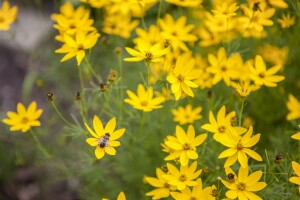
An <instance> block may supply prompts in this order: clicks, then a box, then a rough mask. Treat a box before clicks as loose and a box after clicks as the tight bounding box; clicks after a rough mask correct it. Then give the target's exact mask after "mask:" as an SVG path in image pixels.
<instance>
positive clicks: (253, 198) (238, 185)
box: [221, 167, 267, 200]
mask: <svg viewBox="0 0 300 200" xmlns="http://www.w3.org/2000/svg"><path fill="white" fill-rule="evenodd" d="M226 171H227V173H226V175H227V176H228V177H231V178H232V179H231V180H229V181H226V180H223V179H222V180H221V181H222V183H223V184H224V185H225V187H227V188H228V189H229V191H227V192H226V197H228V198H229V199H236V198H238V199H239V200H241V199H243V200H248V199H249V200H262V198H260V197H259V196H257V195H256V194H254V193H253V192H256V191H259V190H262V189H264V188H265V187H266V186H267V184H266V183H265V182H258V181H259V179H260V178H261V177H262V175H263V172H262V171H255V172H253V173H252V174H250V175H249V174H248V173H249V172H248V171H249V169H248V167H246V168H242V167H240V169H239V173H238V176H236V174H235V173H234V172H233V170H232V169H230V168H229V170H228V169H227V170H226ZM229 174H230V176H229Z"/></svg>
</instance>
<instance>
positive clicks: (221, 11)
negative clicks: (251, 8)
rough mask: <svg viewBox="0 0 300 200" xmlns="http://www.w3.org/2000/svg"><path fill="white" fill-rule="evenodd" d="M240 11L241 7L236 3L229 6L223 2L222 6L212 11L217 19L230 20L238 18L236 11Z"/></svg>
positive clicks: (217, 6)
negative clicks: (234, 17)
mask: <svg viewBox="0 0 300 200" xmlns="http://www.w3.org/2000/svg"><path fill="white" fill-rule="evenodd" d="M238 9H239V6H237V5H236V2H234V3H232V4H228V3H227V2H223V3H222V4H221V5H216V10H212V12H213V13H214V14H215V16H216V17H222V18H225V19H228V18H230V17H233V16H236V15H237V14H236V11H237V10H238Z"/></svg>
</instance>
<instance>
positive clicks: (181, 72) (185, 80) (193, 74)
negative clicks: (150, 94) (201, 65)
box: [167, 56, 201, 101]
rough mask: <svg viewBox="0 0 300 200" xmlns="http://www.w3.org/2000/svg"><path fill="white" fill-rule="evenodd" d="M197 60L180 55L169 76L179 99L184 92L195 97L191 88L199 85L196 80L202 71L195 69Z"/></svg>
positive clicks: (172, 87) (174, 92) (172, 88)
mask: <svg viewBox="0 0 300 200" xmlns="http://www.w3.org/2000/svg"><path fill="white" fill-rule="evenodd" d="M194 66H195V60H194V59H192V58H189V57H188V56H179V57H178V59H177V61H176V64H175V66H174V67H173V70H172V72H171V73H170V75H168V76H167V81H168V82H169V83H170V84H172V85H171V90H172V93H173V94H174V95H175V100H176V101H177V100H178V99H179V98H180V97H181V96H182V94H187V95H188V96H191V97H194V93H193V91H192V89H191V88H197V87H198V85H197V84H196V83H195V82H194V80H195V79H197V78H199V76H200V75H201V72H200V71H199V70H197V69H194Z"/></svg>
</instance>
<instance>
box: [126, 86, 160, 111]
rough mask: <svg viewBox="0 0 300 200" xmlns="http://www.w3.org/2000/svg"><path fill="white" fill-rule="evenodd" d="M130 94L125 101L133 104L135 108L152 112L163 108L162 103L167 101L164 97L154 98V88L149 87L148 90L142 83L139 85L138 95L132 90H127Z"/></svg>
mask: <svg viewBox="0 0 300 200" xmlns="http://www.w3.org/2000/svg"><path fill="white" fill-rule="evenodd" d="M126 92H127V94H128V97H129V98H127V99H125V100H124V102H126V103H128V104H130V105H132V106H133V107H134V108H135V109H138V110H142V111H144V112H150V111H152V110H154V109H158V108H162V105H160V104H161V103H162V102H164V101H165V99H164V98H163V97H154V98H153V88H152V87H149V88H148V89H147V90H146V89H145V87H144V86H143V85H142V84H139V85H138V88H137V95H136V94H134V93H133V92H132V91H130V90H127V91H126Z"/></svg>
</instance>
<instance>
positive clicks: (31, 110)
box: [2, 101, 43, 133]
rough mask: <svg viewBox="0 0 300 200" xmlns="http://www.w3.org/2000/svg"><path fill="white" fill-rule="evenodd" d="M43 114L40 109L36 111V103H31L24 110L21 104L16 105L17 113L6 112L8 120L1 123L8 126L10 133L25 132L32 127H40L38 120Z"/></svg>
mask: <svg viewBox="0 0 300 200" xmlns="http://www.w3.org/2000/svg"><path fill="white" fill-rule="evenodd" d="M42 113H43V110H42V109H37V105H36V102H35V101H33V102H31V103H30V104H29V106H28V108H27V109H26V108H25V106H24V105H23V104H22V103H18V105H17V112H11V111H9V112H7V116H8V118H6V119H3V120H2V122H3V123H5V124H7V125H9V126H10V130H11V131H19V130H21V131H22V132H23V133H24V132H27V131H28V130H29V129H30V128H31V127H32V126H41V122H40V121H39V120H38V119H39V118H40V116H41V114H42Z"/></svg>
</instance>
